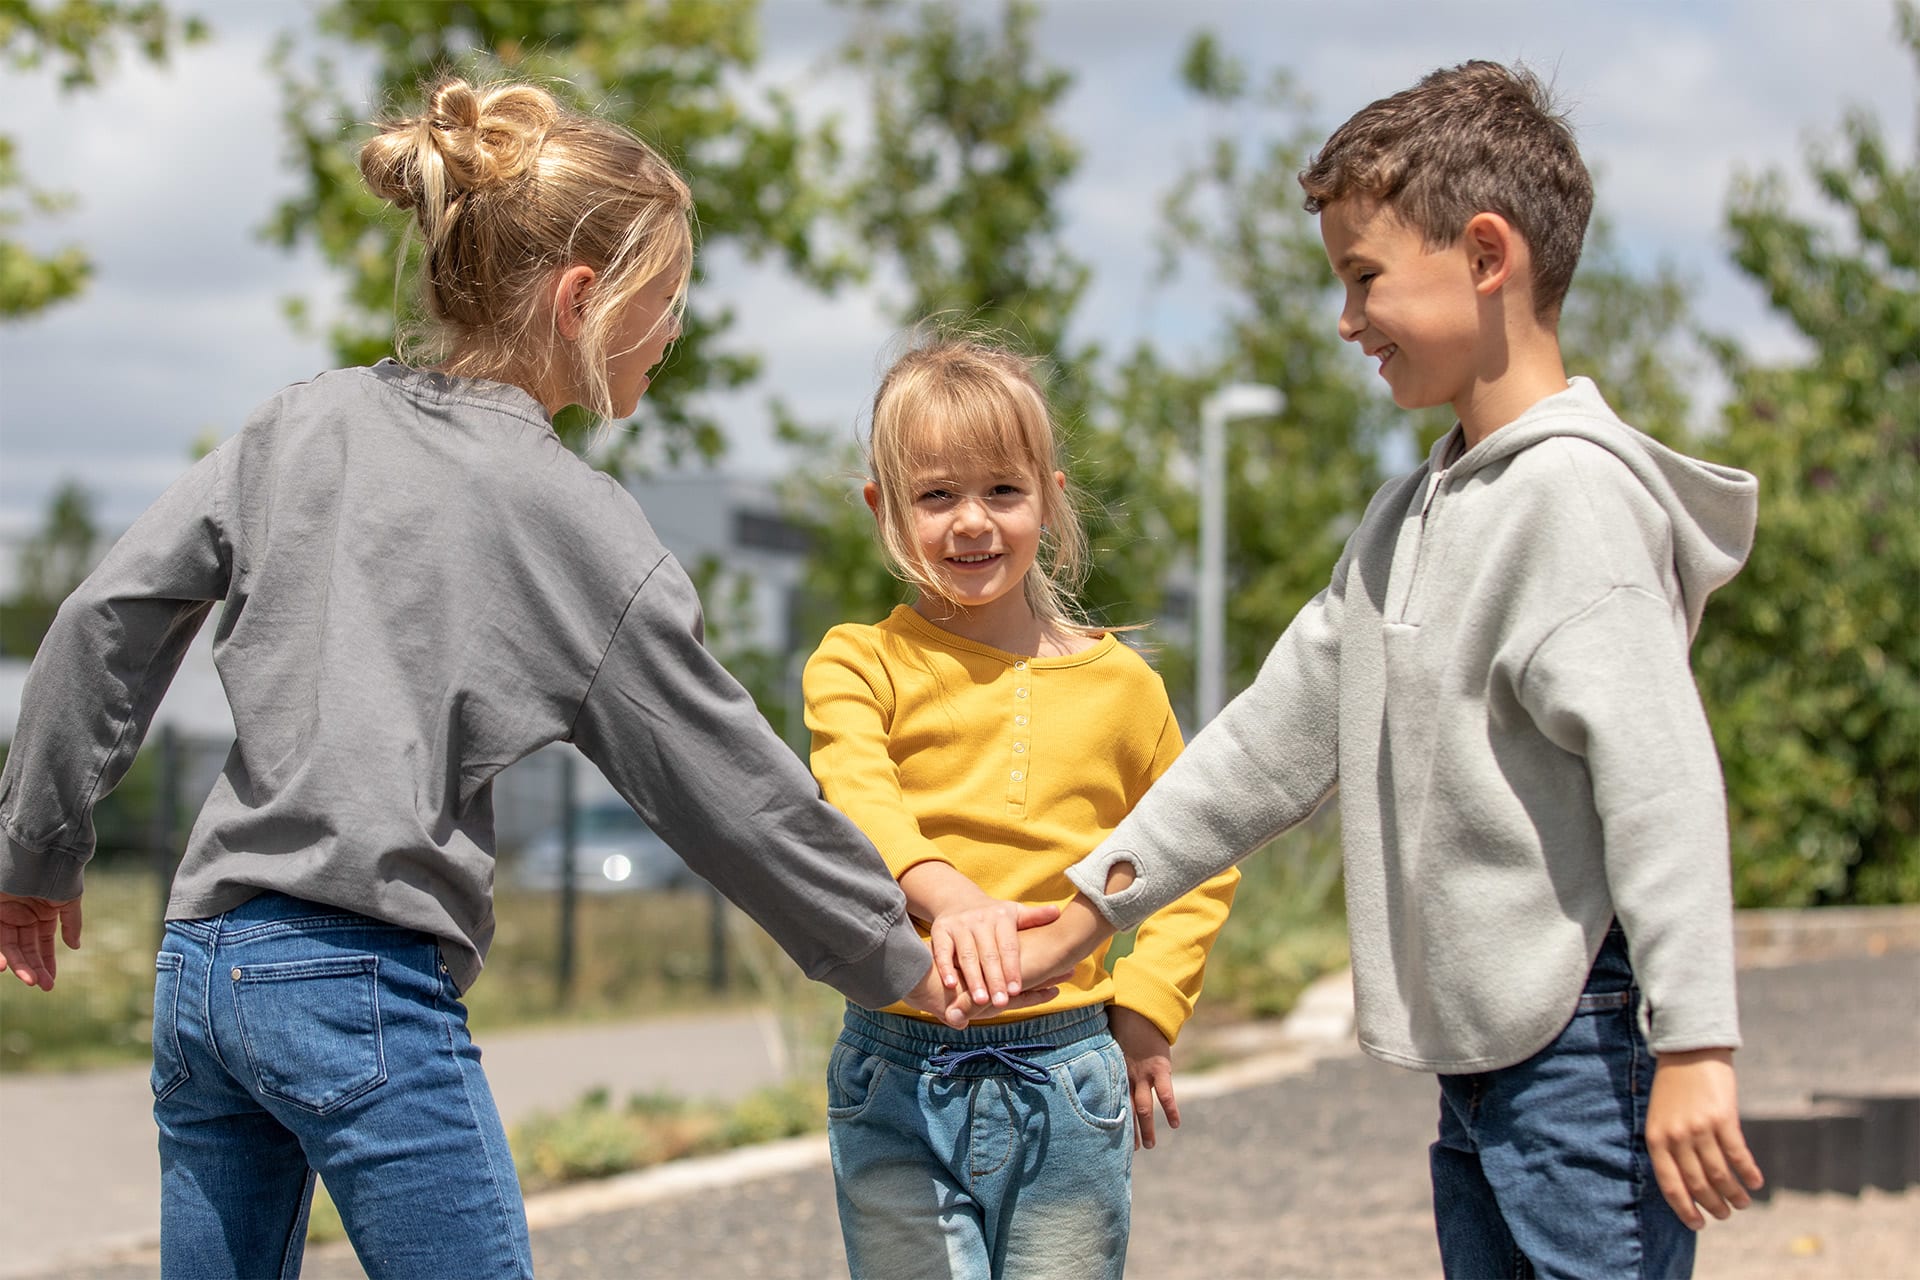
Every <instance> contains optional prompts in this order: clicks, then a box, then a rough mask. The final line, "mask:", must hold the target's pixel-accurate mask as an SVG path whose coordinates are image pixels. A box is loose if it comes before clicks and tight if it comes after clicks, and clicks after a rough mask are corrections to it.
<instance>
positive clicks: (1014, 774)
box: [233, 769, 1027, 976]
mask: <svg viewBox="0 0 1920 1280" xmlns="http://www.w3.org/2000/svg"><path fill="white" fill-rule="evenodd" d="M1008 776H1009V777H1011V778H1012V779H1013V780H1014V781H1015V782H1018V781H1020V779H1022V778H1024V777H1026V776H1027V775H1026V774H1024V773H1022V772H1020V771H1019V770H1018V769H1015V770H1014V771H1013V772H1012V773H1011V774H1009V775H1008ZM233 972H234V974H235V975H236V976H237V975H238V974H239V972H240V971H239V970H238V969H235V970H234V971H233Z"/></svg>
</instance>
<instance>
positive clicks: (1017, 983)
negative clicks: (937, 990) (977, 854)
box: [927, 896, 1060, 1012]
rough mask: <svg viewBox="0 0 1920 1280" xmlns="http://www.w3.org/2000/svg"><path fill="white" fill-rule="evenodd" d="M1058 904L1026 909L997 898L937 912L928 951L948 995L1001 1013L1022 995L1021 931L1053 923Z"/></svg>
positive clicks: (1026, 907)
mask: <svg viewBox="0 0 1920 1280" xmlns="http://www.w3.org/2000/svg"><path fill="white" fill-rule="evenodd" d="M1059 915H1060V908H1059V907H1057V906H1052V905H1047V906H1029V905H1028V904H1026V903H1024V902H1010V901H1007V900H1005V899H1001V898H988V897H984V896H983V897H981V898H980V899H978V900H977V901H975V902H973V903H971V904H969V905H967V906H964V907H957V908H953V909H950V910H947V911H944V912H942V913H941V914H940V915H938V916H935V917H934V918H933V920H932V922H931V924H930V931H929V936H928V938H927V944H928V945H929V946H930V947H932V948H933V966H934V968H935V969H937V970H939V972H940V976H941V979H942V980H943V981H944V982H945V983H946V985H947V987H948V989H949V990H950V991H953V992H964V993H965V995H966V996H967V997H968V998H969V1000H970V1001H971V1002H972V1004H973V1005H975V1006H978V1007H980V1011H981V1012H986V1011H987V1009H986V1006H991V1008H992V1009H995V1010H1004V1009H1005V1008H1006V1007H1007V1001H1008V1000H1009V999H1010V998H1011V997H1014V996H1018V995H1019V994H1020V991H1021V973H1020V930H1022V929H1031V928H1033V927H1035V926H1036V925H1044V924H1050V923H1052V922H1053V921H1054V920H1056V919H1058V918H1059Z"/></svg>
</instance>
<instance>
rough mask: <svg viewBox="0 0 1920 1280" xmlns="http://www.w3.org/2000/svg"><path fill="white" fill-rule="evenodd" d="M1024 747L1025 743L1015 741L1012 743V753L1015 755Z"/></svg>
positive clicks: (1025, 747) (1024, 748)
mask: <svg viewBox="0 0 1920 1280" xmlns="http://www.w3.org/2000/svg"><path fill="white" fill-rule="evenodd" d="M1026 749H1027V744H1026V743H1024V742H1016V743H1014V744H1013V754H1015V755H1019V754H1021V753H1022V752H1024V751H1025V750H1026Z"/></svg>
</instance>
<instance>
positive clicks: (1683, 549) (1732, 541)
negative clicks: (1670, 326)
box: [1427, 377, 1760, 637]
mask: <svg viewBox="0 0 1920 1280" xmlns="http://www.w3.org/2000/svg"><path fill="white" fill-rule="evenodd" d="M1460 430H1461V428H1460V427H1459V426H1458V425H1457V424H1456V425H1455V426H1454V428H1453V430H1452V431H1449V432H1448V433H1447V434H1446V435H1445V436H1442V437H1441V438H1440V440H1439V441H1438V442H1437V443H1436V444H1435V445H1434V447H1433V452H1432V453H1431V454H1430V455H1429V456H1428V459H1427V469H1428V471H1429V472H1430V473H1433V474H1438V473H1439V472H1440V471H1441V470H1443V469H1444V470H1446V471H1448V472H1449V473H1450V474H1452V475H1455V476H1461V477H1464V476H1467V475H1470V474H1471V473H1473V472H1474V471H1477V470H1479V469H1480V468H1482V467H1487V466H1491V465H1493V464H1494V463H1497V462H1500V461H1503V460H1504V459H1507V458H1510V457H1512V456H1513V455H1515V454H1517V453H1519V452H1521V451H1522V450H1524V449H1530V448H1532V447H1533V446H1534V445H1536V444H1539V443H1540V442H1541V441H1543V440H1551V439H1556V438H1561V437H1568V436H1571V437H1573V438H1575V439H1580V440H1586V441H1589V442H1590V443H1592V444H1596V445H1598V446H1599V447H1601V448H1602V449H1605V450H1606V451H1607V452H1609V453H1611V454H1613V456H1614V457H1616V458H1618V459H1620V461H1621V462H1622V463H1623V464H1624V465H1625V466H1626V468H1627V469H1628V470H1629V471H1631V472H1632V473H1633V475H1634V477H1635V479H1637V480H1639V482H1640V483H1641V485H1642V486H1644V487H1645V489H1646V491H1647V492H1648V494H1650V495H1651V496H1652V497H1653V500H1654V501H1655V502H1656V503H1657V504H1658V505H1659V506H1660V508H1661V509H1662V510H1663V511H1664V512H1665V513H1666V516H1667V521H1668V524H1669V525H1670V526H1671V528H1672V531H1673V564H1674V569H1675V571H1676V573H1677V574H1678V575H1679V579H1680V591H1681V596H1682V598H1683V600H1684V603H1685V606H1686V611H1687V634H1688V636H1689V637H1691V636H1692V635H1694V634H1695V633H1696V632H1697V631H1698V630H1699V628H1700V614H1701V612H1702V610H1704V609H1705V608H1706V604H1707V597H1708V596H1710V595H1712V594H1713V593H1714V592H1715V591H1717V590H1719V589H1720V588H1721V587H1723V586H1725V585H1726V584H1727V583H1728V582H1730V581H1732V579H1733V576H1734V575H1735V574H1737V573H1739V572H1740V567H1741V566H1742V565H1744V564H1745V563H1746V562H1747V554H1748V553H1749V552H1750V551H1752V549H1753V530H1754V524H1755V521H1756V520H1757V519H1758V516H1759V510H1760V485H1759V482H1758V481H1757V480H1755V479H1754V478H1753V477H1752V476H1750V475H1748V474H1747V473H1746V472H1744V471H1741V470H1739V469H1738V468H1735V467H1728V466H1722V465H1721V464H1719V463H1717V462H1703V461H1701V460H1700V459H1698V458H1689V457H1687V456H1686V455H1685V454H1682V453H1676V452H1674V451H1673V450H1672V449H1669V448H1667V446H1665V445H1663V444H1661V443H1660V442H1659V441H1658V440H1655V439H1654V438H1653V437H1652V436H1650V435H1647V434H1646V433H1645V432H1643V431H1639V430H1637V429H1635V428H1634V427H1631V426H1628V425H1627V424H1626V423H1625V422H1622V421H1621V420H1620V417H1619V415H1617V414H1615V413H1614V411H1613V409H1612V407H1611V406H1609V405H1608V404H1607V402H1606V399H1605V398H1604V397H1603V396H1602V395H1601V394H1600V391H1599V388H1597V387H1595V386H1594V385H1593V382H1592V380H1591V379H1588V378H1579V377H1576V378H1571V379H1569V380H1568V383H1567V389H1566V390H1565V391H1562V392H1560V393H1559V394H1558V395H1551V396H1548V397H1547V398H1546V399H1544V400H1541V401H1540V402H1539V403H1537V404H1535V405H1534V406H1533V407H1532V408H1530V409H1528V410H1527V411H1526V412H1525V413H1523V414H1521V415H1520V416H1519V417H1518V418H1515V419H1514V420H1513V421H1512V422H1510V423H1508V424H1507V425H1506V426H1504V427H1501V428H1499V429H1498V430H1496V431H1494V432H1493V433H1492V434H1491V435H1489V436H1488V437H1487V438H1486V439H1484V440H1482V441H1481V442H1480V443H1479V444H1477V445H1475V446H1474V447H1473V448H1472V449H1469V450H1467V452H1466V453H1465V454H1464V455H1462V456H1461V457H1460V458H1459V459H1458V460H1456V461H1455V462H1454V463H1453V465H1452V466H1450V467H1445V468H1443V466H1442V459H1444V458H1445V457H1446V456H1447V452H1448V450H1449V449H1451V448H1452V447H1453V441H1454V438H1455V437H1456V435H1457V434H1458V433H1459V432H1460Z"/></svg>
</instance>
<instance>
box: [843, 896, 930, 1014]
mask: <svg viewBox="0 0 1920 1280" xmlns="http://www.w3.org/2000/svg"><path fill="white" fill-rule="evenodd" d="M932 967H933V953H932V952H930V951H928V950H927V944H926V943H924V942H922V941H921V940H920V935H919V933H918V932H917V931H915V929H914V927H913V922H912V921H911V920H909V919H907V914H906V911H905V909H904V908H903V909H902V910H901V912H900V917H899V919H897V920H896V921H894V924H893V928H892V929H890V930H888V932H887V936H886V937H885V938H883V939H881V941H880V945H879V946H877V947H875V948H874V949H873V950H872V951H869V952H868V953H867V954H866V955H864V956H862V957H861V958H860V959H858V960H855V961H852V962H851V963H848V964H843V965H841V966H840V967H839V968H837V969H832V970H829V971H828V972H826V973H823V974H820V975H819V979H820V981H822V982H824V983H826V984H827V985H828V986H830V987H832V988H833V989H834V990H836V991H838V992H839V993H840V994H841V995H843V996H845V997H846V998H847V999H849V1000H851V1001H853V1002H854V1003H855V1004H857V1005H859V1006H860V1007H861V1008H863V1009H884V1008H886V1007H887V1006H888V1005H890V1004H893V1003H895V1002H896V1001H898V1000H899V999H900V998H901V997H902V996H904V995H906V994H907V992H909V991H911V990H913V986H914V984H915V983H917V982H919V981H920V979H922V978H924V977H926V976H927V970H928V969H930V968H932Z"/></svg>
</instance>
